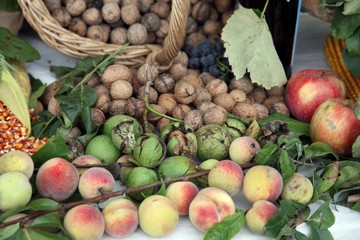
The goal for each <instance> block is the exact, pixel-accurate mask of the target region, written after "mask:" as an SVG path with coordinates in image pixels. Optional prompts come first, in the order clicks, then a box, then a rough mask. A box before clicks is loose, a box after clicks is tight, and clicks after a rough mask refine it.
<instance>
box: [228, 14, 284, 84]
mask: <svg viewBox="0 0 360 240" xmlns="http://www.w3.org/2000/svg"><path fill="white" fill-rule="evenodd" d="M221 38H222V40H223V41H224V46H225V49H226V50H225V56H226V57H228V59H229V63H230V65H231V66H232V70H233V73H234V75H235V77H236V78H237V79H239V78H241V77H243V76H244V74H245V73H247V72H249V73H250V77H251V80H252V82H253V83H257V84H259V85H261V86H263V87H264V88H266V89H270V88H271V87H273V86H282V85H284V84H285V83H286V82H287V78H286V75H285V71H284V68H283V65H282V63H281V61H280V59H279V56H278V54H277V52H276V49H275V47H274V43H273V39H272V36H271V33H270V31H269V27H268V25H267V23H266V20H265V18H259V17H258V16H257V15H256V13H255V12H254V11H253V10H252V9H247V8H240V9H238V10H235V11H234V13H233V15H231V17H230V18H229V19H228V21H227V23H226V25H225V27H224V28H223V31H222V34H221ZM259 66H261V67H260V68H259Z"/></svg>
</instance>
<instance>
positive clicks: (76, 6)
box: [66, 0, 86, 17]
mask: <svg viewBox="0 0 360 240" xmlns="http://www.w3.org/2000/svg"><path fill="white" fill-rule="evenodd" d="M85 9H86V1H85V0H70V1H69V0H68V1H67V2H66V10H68V12H69V13H70V15H71V16H74V17H76V16H79V15H81V14H82V13H83V12H84V11H85Z"/></svg>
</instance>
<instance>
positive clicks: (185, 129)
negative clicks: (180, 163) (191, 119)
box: [160, 122, 197, 158]
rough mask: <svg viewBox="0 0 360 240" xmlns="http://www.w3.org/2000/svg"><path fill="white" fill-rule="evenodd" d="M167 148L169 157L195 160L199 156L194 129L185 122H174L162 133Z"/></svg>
mask: <svg viewBox="0 0 360 240" xmlns="http://www.w3.org/2000/svg"><path fill="white" fill-rule="evenodd" d="M160 139H162V140H163V141H164V142H165V144H166V148H167V154H168V156H186V157H189V158H193V157H195V156H196V154H197V141H196V136H195V133H194V129H193V128H192V127H191V126H190V125H189V124H186V123H183V122H173V123H170V124H168V125H167V126H165V127H164V128H163V129H162V130H161V132H160Z"/></svg>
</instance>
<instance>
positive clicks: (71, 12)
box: [44, 0, 236, 45]
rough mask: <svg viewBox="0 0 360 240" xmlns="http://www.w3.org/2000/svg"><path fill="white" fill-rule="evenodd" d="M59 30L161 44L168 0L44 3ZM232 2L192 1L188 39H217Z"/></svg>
mask: <svg viewBox="0 0 360 240" xmlns="http://www.w3.org/2000/svg"><path fill="white" fill-rule="evenodd" d="M44 2H45V5H46V7H47V9H48V10H49V12H50V13H51V15H52V16H53V18H54V19H56V20H57V21H58V22H59V23H60V25H61V26H63V27H64V28H67V29H69V30H70V31H72V32H75V33H76V34H78V35H80V36H82V37H87V38H90V39H94V40H98V41H102V42H108V43H115V44H125V43H127V42H130V43H131V44H133V45H141V44H146V43H157V44H160V43H162V41H163V39H164V38H165V37H166V36H167V33H168V31H169V20H170V19H169V18H170V11H171V1H170V0H102V1H100V0H63V1H62V0H44ZM235 6H236V4H235V1H233V0H201V1H200V0H191V9H190V15H189V18H188V23H187V31H186V32H187V35H191V34H193V33H197V32H201V33H204V34H205V35H207V36H217V35H219V33H220V31H221V29H222V28H223V26H224V24H225V22H226V20H227V19H228V18H229V16H230V15H231V14H232V12H233V10H234V8H235Z"/></svg>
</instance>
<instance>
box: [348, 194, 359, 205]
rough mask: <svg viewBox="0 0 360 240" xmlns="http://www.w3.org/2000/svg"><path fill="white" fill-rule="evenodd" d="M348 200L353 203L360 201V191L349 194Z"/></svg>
mask: <svg viewBox="0 0 360 240" xmlns="http://www.w3.org/2000/svg"><path fill="white" fill-rule="evenodd" d="M347 201H348V202H351V203H353V202H358V201H360V193H357V194H353V195H349V196H348V198H347Z"/></svg>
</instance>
